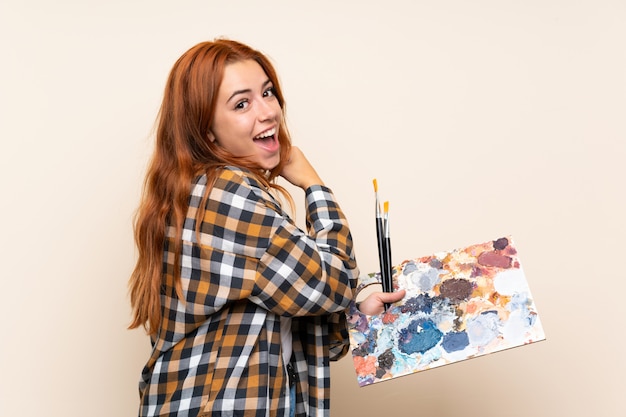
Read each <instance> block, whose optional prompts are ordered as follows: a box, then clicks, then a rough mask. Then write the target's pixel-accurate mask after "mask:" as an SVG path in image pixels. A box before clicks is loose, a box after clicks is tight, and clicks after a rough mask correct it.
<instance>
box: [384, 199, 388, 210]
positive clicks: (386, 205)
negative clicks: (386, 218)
mask: <svg viewBox="0 0 626 417" xmlns="http://www.w3.org/2000/svg"><path fill="white" fill-rule="evenodd" d="M384 206H385V213H388V212H389V201H385V204H384Z"/></svg>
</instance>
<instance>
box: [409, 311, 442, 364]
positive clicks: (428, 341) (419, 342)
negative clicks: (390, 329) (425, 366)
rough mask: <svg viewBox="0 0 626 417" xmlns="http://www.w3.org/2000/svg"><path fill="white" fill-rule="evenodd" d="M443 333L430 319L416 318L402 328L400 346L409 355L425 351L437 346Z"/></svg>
mask: <svg viewBox="0 0 626 417" xmlns="http://www.w3.org/2000/svg"><path fill="white" fill-rule="evenodd" d="M442 336H443V333H442V332H441V331H440V330H439V329H437V326H435V323H433V322H432V321H430V320H422V319H418V320H414V321H413V322H411V323H410V324H409V325H408V327H407V328H405V329H402V330H400V338H399V340H398V347H399V348H400V350H401V351H402V352H404V353H406V354H408V355H412V354H414V353H424V352H426V351H427V350H429V349H432V348H433V347H435V346H437V343H439V341H440V340H441V337H442Z"/></svg>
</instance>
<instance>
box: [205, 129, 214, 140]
mask: <svg viewBox="0 0 626 417" xmlns="http://www.w3.org/2000/svg"><path fill="white" fill-rule="evenodd" d="M206 136H207V138H208V139H209V141H210V142H215V135H214V134H213V132H211V131H210V130H209V132H208V133H207V134H206Z"/></svg>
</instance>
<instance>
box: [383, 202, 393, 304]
mask: <svg viewBox="0 0 626 417" xmlns="http://www.w3.org/2000/svg"><path fill="white" fill-rule="evenodd" d="M383 229H384V231H385V239H384V241H383V242H384V249H385V262H384V264H385V267H386V268H387V271H386V272H387V274H386V275H387V290H386V291H387V292H393V264H392V263H391V234H390V231H389V202H388V201H385V210H384V218H383ZM384 288H385V287H383V289H384ZM387 307H388V306H387Z"/></svg>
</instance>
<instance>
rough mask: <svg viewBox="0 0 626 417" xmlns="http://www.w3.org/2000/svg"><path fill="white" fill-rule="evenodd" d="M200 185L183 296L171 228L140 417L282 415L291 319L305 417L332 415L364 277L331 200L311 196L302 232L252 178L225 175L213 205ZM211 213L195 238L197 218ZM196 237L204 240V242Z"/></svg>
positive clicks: (191, 215)
mask: <svg viewBox="0 0 626 417" xmlns="http://www.w3.org/2000/svg"><path fill="white" fill-rule="evenodd" d="M206 180H207V179H206V176H204V175H203V176H200V177H198V178H197V179H196V180H195V181H194V184H193V186H192V192H191V196H190V204H189V210H188V213H187V218H186V219H185V223H184V226H183V233H182V241H183V242H182V252H181V260H180V262H181V282H182V288H183V294H184V296H185V300H184V301H181V300H179V299H178V297H177V296H176V291H175V288H174V280H173V268H174V267H173V264H174V254H173V253H172V252H171V251H170V250H169V249H168V248H169V247H170V244H171V242H172V240H173V239H175V236H174V228H173V227H169V228H168V236H167V239H166V243H165V251H164V258H163V259H164V263H163V268H164V273H165V278H164V285H163V287H162V296H161V302H162V308H163V320H162V323H161V328H160V331H159V332H158V335H157V336H156V337H155V338H153V339H152V345H153V350H152V354H151V357H150V359H149V361H148V363H147V364H146V366H145V368H144V369H143V372H142V378H141V381H140V383H139V389H140V397H141V405H140V410H139V415H140V416H245V417H247V416H255V417H256V416H259V417H260V416H284V415H287V409H288V407H289V405H288V398H289V392H288V386H287V385H288V381H287V376H286V373H285V364H284V362H283V359H282V354H281V336H280V317H281V316H285V317H291V318H292V334H293V358H295V363H294V366H295V371H296V374H297V386H296V391H297V406H296V415H298V416H328V415H329V392H330V381H329V375H330V368H329V360H335V359H338V358H340V357H341V356H343V355H344V354H345V353H346V352H347V350H348V343H349V342H348V334H347V330H346V323H345V315H344V314H343V313H342V312H343V310H344V309H345V308H346V306H348V305H349V303H350V302H351V299H352V295H353V293H352V287H353V285H354V282H355V281H354V280H355V279H356V278H357V276H358V270H357V267H356V262H355V259H354V253H353V250H352V239H351V235H350V231H349V229H348V225H347V222H346V220H345V218H344V216H343V213H342V211H341V210H340V208H339V207H338V205H337V203H336V202H335V199H334V197H333V194H332V193H331V191H330V190H329V189H328V188H326V187H323V186H313V187H310V188H309V189H307V190H306V208H307V210H306V211H307V213H306V214H307V217H306V222H307V229H308V230H309V232H308V233H305V232H303V231H301V230H300V229H298V227H297V226H296V225H295V224H294V222H293V221H292V220H291V219H290V218H289V217H288V215H287V214H286V213H284V212H283V211H282V209H281V208H280V205H279V203H278V202H277V201H276V200H275V199H274V197H273V196H272V195H271V194H269V193H268V192H267V191H266V190H265V189H264V187H263V186H262V185H261V184H260V183H259V182H258V181H256V180H255V178H254V177H253V176H252V175H250V174H249V173H248V172H247V171H244V170H241V169H238V168H233V167H227V168H225V169H223V170H222V171H221V172H220V174H219V175H218V178H217V181H216V182H215V185H214V187H213V188H212V189H211V191H210V195H209V198H208V199H207V201H206V205H205V206H204V207H200V203H201V200H202V196H203V195H204V192H205V190H206ZM197 210H203V211H204V213H203V215H202V217H201V218H202V224H201V225H200V228H199V234H196V232H195V230H196V212H197ZM197 238H198V239H199V241H198V240H197Z"/></svg>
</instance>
